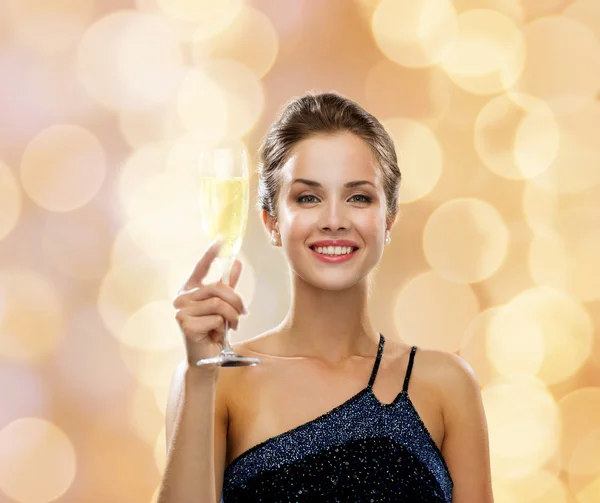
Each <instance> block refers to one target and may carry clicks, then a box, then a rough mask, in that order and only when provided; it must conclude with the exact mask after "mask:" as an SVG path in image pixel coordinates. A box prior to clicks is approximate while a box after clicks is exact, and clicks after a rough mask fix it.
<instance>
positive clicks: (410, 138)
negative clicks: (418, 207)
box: [383, 118, 442, 203]
mask: <svg viewBox="0 0 600 503" xmlns="http://www.w3.org/2000/svg"><path fill="white" fill-rule="evenodd" d="M383 125H384V127H385V128H386V130H387V131H388V133H389V134H390V136H391V137H392V139H393V140H394V143H395V145H396V154H397V157H398V162H399V165H400V169H401V170H402V190H401V191H400V202H402V203H407V202H411V201H415V200H417V199H420V198H422V197H424V196H426V195H427V194H428V193H429V192H431V190H432V189H433V187H435V185H436V183H437V182H438V180H439V179H440V176H441V174H442V149H441V147H440V144H439V142H438V140H437V138H436V137H435V135H434V134H433V132H432V131H431V130H430V129H429V128H428V127H427V126H425V125H423V124H421V123H419V122H416V121H413V120H410V119H401V118H393V119H388V120H386V121H385V122H384V124H383Z"/></svg>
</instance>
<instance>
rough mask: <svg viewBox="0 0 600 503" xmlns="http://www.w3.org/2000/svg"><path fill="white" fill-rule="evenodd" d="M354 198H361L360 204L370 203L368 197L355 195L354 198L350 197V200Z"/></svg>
mask: <svg viewBox="0 0 600 503" xmlns="http://www.w3.org/2000/svg"><path fill="white" fill-rule="evenodd" d="M355 197H362V198H363V200H362V201H359V202H361V203H370V202H371V198H370V197H369V196H364V195H362V194H356V195H355V196H352V197H351V198H350V199H354V198H355Z"/></svg>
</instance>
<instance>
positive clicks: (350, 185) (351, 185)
mask: <svg viewBox="0 0 600 503" xmlns="http://www.w3.org/2000/svg"><path fill="white" fill-rule="evenodd" d="M295 183H303V184H304V185H309V186H311V187H323V185H321V184H320V183H319V182H317V181H316V180H308V179H306V178H296V179H295V180H294V181H293V182H292V185H294V184H295ZM361 185H370V186H371V187H373V188H374V189H376V188H377V187H375V184H373V183H372V182H369V181H368V180H353V181H352V182H347V183H345V184H344V187H346V188H354V187H359V186H361Z"/></svg>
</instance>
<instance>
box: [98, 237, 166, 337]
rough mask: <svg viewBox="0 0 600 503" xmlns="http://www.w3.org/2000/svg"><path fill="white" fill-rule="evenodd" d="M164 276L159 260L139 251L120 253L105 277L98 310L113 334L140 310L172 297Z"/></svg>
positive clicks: (101, 287) (99, 296)
mask: <svg viewBox="0 0 600 503" xmlns="http://www.w3.org/2000/svg"><path fill="white" fill-rule="evenodd" d="M118 241H119V239H117V242H118ZM140 255H141V256H140ZM163 275H164V273H163V271H162V270H161V269H160V268H159V266H158V265H157V264H156V263H154V262H152V261H150V260H149V259H148V258H147V257H145V256H144V255H142V254H140V253H139V252H138V253H137V255H136V254H131V255H126V256H123V255H120V256H119V261H118V262H117V263H115V264H114V265H113V267H112V268H111V269H110V270H109V271H108V273H107V274H106V276H105V277H104V279H103V280H102V282H101V284H100V289H99V295H98V312H99V313H100V316H101V318H102V321H103V322H104V324H105V325H106V327H107V328H108V329H109V330H110V331H111V333H112V334H113V335H114V334H119V333H121V332H122V330H123V327H124V326H125V323H126V322H127V320H129V318H130V317H131V316H132V314H133V313H135V312H136V311H137V310H138V309H141V308H142V307H143V306H144V305H146V304H148V303H150V302H153V301H163V300H165V299H167V298H168V297H167V287H166V281H165V279H164V277H163Z"/></svg>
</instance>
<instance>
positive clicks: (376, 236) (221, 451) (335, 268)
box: [159, 93, 492, 503]
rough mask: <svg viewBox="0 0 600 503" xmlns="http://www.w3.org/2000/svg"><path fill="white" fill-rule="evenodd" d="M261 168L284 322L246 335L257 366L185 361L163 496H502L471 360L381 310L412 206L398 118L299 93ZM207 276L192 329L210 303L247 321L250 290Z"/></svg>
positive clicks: (186, 303)
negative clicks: (381, 290)
mask: <svg viewBox="0 0 600 503" xmlns="http://www.w3.org/2000/svg"><path fill="white" fill-rule="evenodd" d="M258 174H259V186H258V194H259V198H258V207H259V209H260V211H261V216H262V220H263V223H264V225H265V228H266V230H267V231H268V232H269V234H270V235H271V243H272V244H273V245H274V246H277V247H281V248H282V251H283V253H284V254H285V258H286V260H287V262H288V264H289V269H290V273H291V285H292V292H291V293H292V303H291V306H290V308H289V311H288V314H287V315H286V317H285V319H284V320H283V321H282V322H281V323H280V324H279V325H278V326H276V327H274V328H273V329H271V330H269V331H267V332H265V333H263V334H260V335H258V336H256V337H253V338H251V339H248V340H245V341H243V342H239V343H238V344H234V349H235V351H236V352H238V353H239V354H242V355H248V356H254V357H256V356H260V361H261V363H260V365H258V366H256V367H233V368H229V369H228V370H226V371H224V372H223V373H221V372H220V370H219V368H216V369H214V370H211V369H202V370H199V369H198V368H194V366H193V365H189V364H188V363H187V362H185V363H183V364H182V365H181V366H180V367H179V369H178V371H177V372H176V374H175V377H174V379H173V383H172V387H171V395H170V399H169V404H168V406H167V429H166V431H167V446H168V451H169V459H168V462H167V467H166V471H165V480H168V481H169V483H168V484H164V485H163V487H162V491H161V493H160V497H159V503H169V502H175V501H177V502H179V501H183V499H182V498H183V497H187V498H188V500H192V499H194V498H196V499H197V500H199V501H200V500H202V501H211V502H213V501H217V500H219V499H220V500H221V502H222V503H237V502H244V503H247V502H249V503H252V502H255V501H256V502H258V501H262V502H268V503H271V502H279V501H282V502H283V501H296V502H331V501H353V502H358V503H360V502H374V501H377V502H384V501H410V502H420V501H422V502H428V503H438V502H439V503H448V502H450V501H454V503H467V502H469V503H470V502H472V501H477V502H480V503H490V502H492V496H491V477H490V463H489V452H488V438H487V425H486V420H485V416H484V413H483V406H482V402H481V396H480V394H479V387H478V384H477V381H476V379H475V377H474V374H473V372H472V370H471V369H470V367H469V366H468V364H467V363H466V362H465V361H464V360H462V358H460V357H458V356H456V355H454V354H450V353H444V352H441V351H433V350H425V349H419V348H418V347H417V346H410V345H409V344H407V343H406V342H404V341H402V340H394V339H393V338H392V337H390V338H389V339H386V338H385V337H384V336H383V334H381V333H380V332H379V331H378V330H377V329H376V328H375V326H374V325H375V324H374V323H373V321H372V320H371V318H370V316H369V309H368V305H367V304H368V298H369V295H368V294H369V280H370V278H371V276H372V273H373V271H374V270H375V268H376V266H377V264H378V263H379V262H380V260H381V257H382V255H383V250H384V247H385V245H386V244H389V242H390V237H389V234H390V232H391V227H392V226H393V224H394V222H395V220H396V217H397V215H398V212H399V208H398V191H399V187H400V179H401V175H400V169H399V167H398V162H397V157H396V152H395V147H394V144H393V142H392V140H391V138H390V136H389V135H388V133H387V132H386V130H385V129H384V128H383V126H382V125H381V124H380V122H379V121H378V120H377V119H376V118H375V117H374V116H372V115H371V114H369V113H368V112H367V111H365V110H364V109H363V108H362V107H361V106H360V105H358V104H357V103H355V102H354V101H352V100H349V99H347V98H345V97H343V96H340V95H338V94H335V93H323V94H309V95H306V96H302V97H300V98H296V99H293V100H292V101H291V102H289V103H288V104H287V105H286V106H285V107H284V109H283V110H282V113H281V115H280V117H279V118H278V119H277V120H276V121H275V122H274V124H273V125H272V127H271V128H270V130H269V132H268V134H267V135H266V137H265V139H264V141H263V144H262V146H261V148H260V164H259V168H258ZM214 253H215V252H214V250H213V249H212V248H211V249H209V251H208V252H207V256H208V257H209V258H207V259H205V258H203V259H202V261H201V263H199V266H198V271H200V272H198V271H196V272H195V273H194V274H196V276H198V277H199V276H201V275H202V274H204V272H205V270H207V267H208V265H207V263H208V261H209V259H210V257H212V256H213V255H214ZM238 277H239V270H238V272H237V273H236V274H235V275H234V278H235V281H237V278H238ZM235 281H234V282H233V283H232V287H235ZM209 288H210V285H207V286H202V285H201V286H200V287H198V288H194V289H190V290H189V291H187V292H186V291H184V292H182V294H181V296H180V297H179V298H178V299H177V300H176V301H175V303H176V305H177V307H178V308H179V312H178V316H179V318H178V320H179V321H180V324H181V326H182V329H183V331H184V334H185V335H186V338H188V339H191V338H201V337H204V339H206V334H205V333H203V332H202V333H201V330H200V329H199V328H196V329H193V328H190V327H194V326H195V327H198V326H199V324H200V320H201V319H203V318H205V319H208V313H209V312H210V313H211V314H212V313H219V314H221V315H222V316H225V317H227V318H231V319H230V321H232V322H233V323H236V324H237V321H238V315H237V312H238V311H240V310H241V309H242V307H243V306H242V303H241V301H240V300H239V299H238V297H237V294H235V293H234V292H233V290H232V288H231V287H229V286H226V285H220V286H219V288H220V289H221V290H223V291H222V292H221V293H219V294H217V295H218V296H219V297H220V298H221V299H227V300H226V302H225V303H223V304H227V309H228V310H230V311H231V314H226V313H229V312H230V311H226V310H225V307H223V308H222V309H221V310H219V309H218V308H217V307H216V306H220V303H212V301H213V299H212V298H208V297H210V296H213V297H214V295H215V294H214V293H212V294H210V295H209V292H208V289H209ZM209 301H210V302H211V306H210V309H209V307H208V302H209ZM219 302H220V301H219ZM203 304H205V305H206V306H207V307H202V305H203ZM240 306H242V307H240ZM230 308H231V309H230ZM234 308H235V311H233V309H234ZM186 312H187V315H186V314H185V313H186ZM182 313H183V314H182ZM194 313H195V314H194ZM234 313H235V315H234ZM199 314H202V315H203V316H199ZM417 350H418V351H417ZM367 383H368V384H367ZM401 383H403V386H399V384H401ZM409 384H410V388H409ZM213 483H214V485H213ZM203 498H204V499H203Z"/></svg>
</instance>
